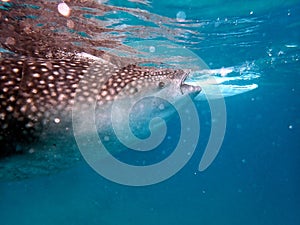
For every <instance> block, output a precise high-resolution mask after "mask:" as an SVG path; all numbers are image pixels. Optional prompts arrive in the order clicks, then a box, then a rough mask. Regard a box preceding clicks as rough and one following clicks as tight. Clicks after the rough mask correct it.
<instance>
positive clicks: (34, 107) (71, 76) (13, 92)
mask: <svg viewBox="0 0 300 225" xmlns="http://www.w3.org/2000/svg"><path fill="white" fill-rule="evenodd" d="M187 75H188V73H186V72H184V71H183V70H178V69H170V68H156V67H147V66H140V65H138V64H129V65H127V66H123V67H119V66H116V65H113V64H111V63H110V62H105V61H103V60H101V61H95V60H90V59H86V58H78V59H74V58H73V59H55V60H54V59H51V60H50V59H45V58H31V57H15V58H12V57H10V58H9V57H5V58H2V59H1V60H0V87H1V89H0V99H1V104H0V146H1V150H0V158H1V159H2V161H1V162H2V166H0V170H3V171H2V172H1V174H2V175H1V176H2V178H3V179H7V177H8V178H11V177H12V176H13V177H14V178H15V177H17V178H24V177H29V176H32V174H38V173H42V174H43V173H46V174H47V173H52V172H51V169H49V170H50V171H49V170H47V169H43V170H42V171H43V172H41V171H40V170H41V167H43V168H45V167H48V168H49V163H50V164H51V166H50V168H51V167H54V170H60V167H61V165H63V167H64V166H66V164H71V163H70V161H74V160H78V158H79V157H80V156H79V154H78V152H77V153H76V150H74V149H75V148H76V147H74V146H76V144H75V142H74V138H73V136H72V107H73V105H74V101H75V100H74V99H75V96H76V101H80V102H79V103H78V102H77V105H79V106H80V107H83V108H84V107H88V106H89V105H88V104H87V103H88V102H89V101H91V99H93V98H94V99H96V100H97V107H99V108H101V109H102V111H101V113H100V114H99V113H98V114H96V116H97V117H98V118H99V121H100V124H99V125H98V132H99V133H101V132H103V131H104V127H105V126H104V123H105V121H107V118H108V117H109V115H110V114H109V113H110V111H109V107H108V106H109V105H110V104H111V103H112V102H113V101H114V100H115V99H116V98H118V99H121V100H122V99H126V98H129V97H130V96H131V97H132V96H135V95H137V94H139V95H143V94H147V95H149V94H151V93H156V92H160V91H167V93H168V95H169V97H170V98H174V99H176V98H180V95H182V96H183V95H185V94H188V93H199V91H200V90H201V89H200V87H194V86H189V85H186V84H184V80H185V78H186V77H187ZM87 80H89V82H87V83H86V85H79V84H80V82H82V81H87ZM83 84H84V82H83ZM176 90H177V91H176ZM178 90H180V92H178ZM175 93H176V94H175ZM178 93H180V94H179V95H178ZM172 95H173V96H172ZM105 108H107V109H106V110H105V111H103V109H105ZM145 110H151V109H145ZM166 110H168V109H166ZM167 114H168V115H169V114H170V113H167ZM101 123H103V124H101ZM41 143H42V144H41ZM70 146H71V147H70ZM70 148H71V149H70ZM59 149H60V150H59ZM58 155H59V158H60V160H61V159H63V161H64V162H65V161H68V163H61V162H59V163H57V162H53V161H52V160H54V161H55V160H56V159H55V158H56V157H57V156H58ZM22 157H23V158H24V157H25V158H26V157H27V158H28V159H27V160H21V159H22ZM14 158H18V159H20V162H23V163H24V162H26V165H23V166H20V167H18V168H12V166H4V165H12V164H9V163H7V162H12V160H15V159H14ZM28 162H30V163H28ZM42 164H44V165H42ZM37 165H38V166H37ZM25 167H28V168H27V169H25V170H26V172H24V170H22V169H24V168H25ZM36 167H38V168H39V170H37V169H36ZM8 168H9V172H8Z"/></svg>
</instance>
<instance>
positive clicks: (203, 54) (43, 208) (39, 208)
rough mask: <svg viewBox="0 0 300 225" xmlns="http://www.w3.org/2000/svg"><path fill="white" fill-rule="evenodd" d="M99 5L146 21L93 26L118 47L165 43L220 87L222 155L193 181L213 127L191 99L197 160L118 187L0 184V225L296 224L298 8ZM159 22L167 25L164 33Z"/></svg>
mask: <svg viewBox="0 0 300 225" xmlns="http://www.w3.org/2000/svg"><path fill="white" fill-rule="evenodd" d="M2 2H4V1H2ZM49 2H51V1H50V0H49ZM65 2H66V3H68V2H69V1H65ZM97 2H98V3H99V2H100V3H101V4H106V5H111V6H118V7H124V8H139V9H141V10H145V11H147V14H139V15H144V16H145V15H148V17H147V16H145V17H134V16H133V14H130V13H128V11H127V12H126V11H117V12H114V13H111V14H109V15H107V17H105V16H103V15H99V18H98V19H99V20H103V21H106V23H105V24H106V26H108V27H113V28H115V29H116V30H118V29H119V30H120V32H122V35H127V37H125V38H123V37H122V38H121V42H122V43H123V44H125V45H126V44H128V45H130V43H132V42H134V41H146V40H151V41H165V40H167V41H172V42H173V43H174V44H176V45H180V46H184V48H185V49H188V50H190V51H192V52H193V53H195V54H196V55H197V56H198V57H199V58H201V59H202V60H203V61H204V62H205V63H206V64H207V66H208V67H209V69H207V70H206V71H205V73H206V74H210V75H211V76H213V77H215V78H216V79H217V80H220V81H219V82H218V84H217V85H219V87H220V89H221V91H222V93H223V94H224V96H225V98H224V101H225V105H226V130H225V136H224V140H223V142H222V145H221V148H220V150H219V152H218V154H217V156H216V158H215V159H214V160H213V162H212V163H211V164H210V165H209V166H208V168H206V169H205V170H203V171H199V162H200V160H201V158H202V156H203V153H204V150H205V148H206V145H207V142H208V140H209V137H210V132H211V125H212V123H214V122H215V121H214V120H213V119H214V118H212V116H211V111H212V110H211V109H210V105H209V104H208V101H205V100H203V99H202V98H201V96H200V95H198V96H197V97H196V98H195V99H194V100H193V102H194V104H195V106H196V108H197V113H198V115H199V122H200V136H199V140H198V143H197V146H196V149H195V152H194V154H193V155H192V157H191V159H190V160H189V161H188V162H187V163H186V165H185V166H184V167H183V168H182V169H181V170H180V171H179V172H177V173H176V174H174V175H173V176H171V177H170V178H169V179H166V180H164V181H162V182H159V183H156V184H152V185H148V186H127V185H122V184H118V183H116V182H113V181H110V180H108V179H105V178H104V177H102V176H100V175H99V174H98V173H96V172H95V171H94V170H93V169H92V168H91V167H90V166H89V164H88V163H86V162H85V161H84V160H82V161H80V162H79V163H77V164H76V165H74V166H71V167H70V168H68V169H65V170H62V171H60V172H59V173H54V174H51V175H48V176H37V177H32V178H29V179H21V180H14V181H0V224H1V225H40V224H43V225H81V224H89V225H169V224H172V225H299V224H300V214H299V211H300V194H299V190H300V173H299V172H300V152H299V150H300V142H299V137H300V98H299V96H300V1H299V0H290V1H281V0H280V1H279V0H278V1H276V0H274V1H272V0H268V1H259V0H256V1H237V0H235V1H223V0H213V1H208V0H207V1H202V0H201V1H200V0H199V1H198V0H178V1H175V0H173V1H171V0H160V1H158V0H149V1H147V0H132V1H125V0H122V1H121V0H111V1H101V0H100V1H99V0H98V1H97ZM1 4H4V3H1ZM1 4H0V13H1V10H3V7H2V6H1ZM152 16H153V17H152ZM145 18H148V19H149V18H150V19H149V20H146V19H145ZM151 18H152V19H153V18H154V19H153V21H154V22H153V21H152V22H151V21H150V20H151ZM159 19H163V20H164V21H167V22H163V23H166V24H165V25H164V26H162V27H163V28H164V30H163V31H161V30H159V28H160V27H159V25H158V24H159V22H157V21H158V20H159ZM168 19H171V20H170V21H171V22H170V21H168ZM149 21H150V22H149ZM155 22H157V24H155ZM135 26H136V27H135ZM143 27H144V30H145V32H148V33H147V34H144V33H142V32H141V31H142V30H143V29H142V28H143ZM147 27H151V28H153V29H152V30H151V29H149V30H147ZM166 28H168V29H166ZM173 31H174V35H173ZM175 31H176V32H175ZM0 32H3V31H0ZM0 35H1V33H0ZM122 35H120V36H122ZM2 51H3V50H2ZM202 72H203V71H202ZM198 75H199V74H198ZM198 75H197V74H196V75H195V77H189V79H190V80H189V82H190V83H191V84H193V82H194V83H195V84H199V85H200V86H201V84H202V83H201V82H200V81H201V79H200V78H199V76H200V77H201V75H203V74H200V75H199V76H198ZM251 85H254V86H251ZM249 87H250V88H249ZM222 88H224V90H223V89H222ZM240 90H245V91H240ZM211 101H218V100H217V99H213V100H211ZM217 122H218V121H217ZM167 123H168V129H170V130H171V131H170V132H171V133H172V132H173V133H172V134H170V135H171V136H172V137H174V138H176V137H178V133H180V129H181V127H180V124H179V121H178V116H177V117H176V116H174V118H173V119H172V118H171V119H170V120H169V121H168V122H167ZM175 142H176V141H175ZM168 143H169V142H166V143H163V144H162V145H161V146H160V147H158V149H156V150H155V152H153V154H151V155H149V156H150V159H147V158H146V159H145V158H144V157H140V156H139V155H138V156H137V158H136V159H135V158H133V159H132V158H130V159H126V157H128V156H126V154H125V153H120V155H118V156H117V157H123V160H124V161H126V160H129V161H131V162H134V161H136V162H135V163H136V165H142V164H143V163H146V164H150V163H151V162H153V161H154V162H156V161H157V159H159V160H161V159H162V158H163V157H165V156H163V157H162V155H164V154H166V153H165V152H164V150H165V149H167V148H168V146H169V144H168ZM173 144H174V143H173ZM171 146H172V145H171ZM133 156H135V155H133ZM143 160H144V161H143ZM0 163H1V162H0ZM0 165H1V164H0ZM15 166H16V167H17V166H18V165H15ZM159 172H160V171H158V173H159ZM120 173H122V171H120Z"/></svg>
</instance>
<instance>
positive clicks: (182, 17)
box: [176, 11, 186, 22]
mask: <svg viewBox="0 0 300 225" xmlns="http://www.w3.org/2000/svg"><path fill="white" fill-rule="evenodd" d="M185 19H186V14H185V12H184V11H179V12H178V13H177V14H176V20H177V21H178V22H184V21H185Z"/></svg>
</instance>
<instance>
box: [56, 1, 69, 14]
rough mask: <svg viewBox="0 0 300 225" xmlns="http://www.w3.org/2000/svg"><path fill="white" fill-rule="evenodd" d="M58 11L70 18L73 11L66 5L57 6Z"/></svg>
mask: <svg viewBox="0 0 300 225" xmlns="http://www.w3.org/2000/svg"><path fill="white" fill-rule="evenodd" d="M57 10H58V12H59V13H60V14H61V15H63V16H65V17H68V16H70V13H71V9H70V8H69V6H68V5H67V4H66V3H64V2H63V3H59V4H58V6H57Z"/></svg>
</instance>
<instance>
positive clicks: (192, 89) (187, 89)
mask: <svg viewBox="0 0 300 225" xmlns="http://www.w3.org/2000/svg"><path fill="white" fill-rule="evenodd" d="M201 90H202V88H201V87H200V86H193V85H189V84H181V86H180V91H181V93H182V94H183V95H185V94H192V95H195V96H196V95H198V94H199V93H200V92H201Z"/></svg>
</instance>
